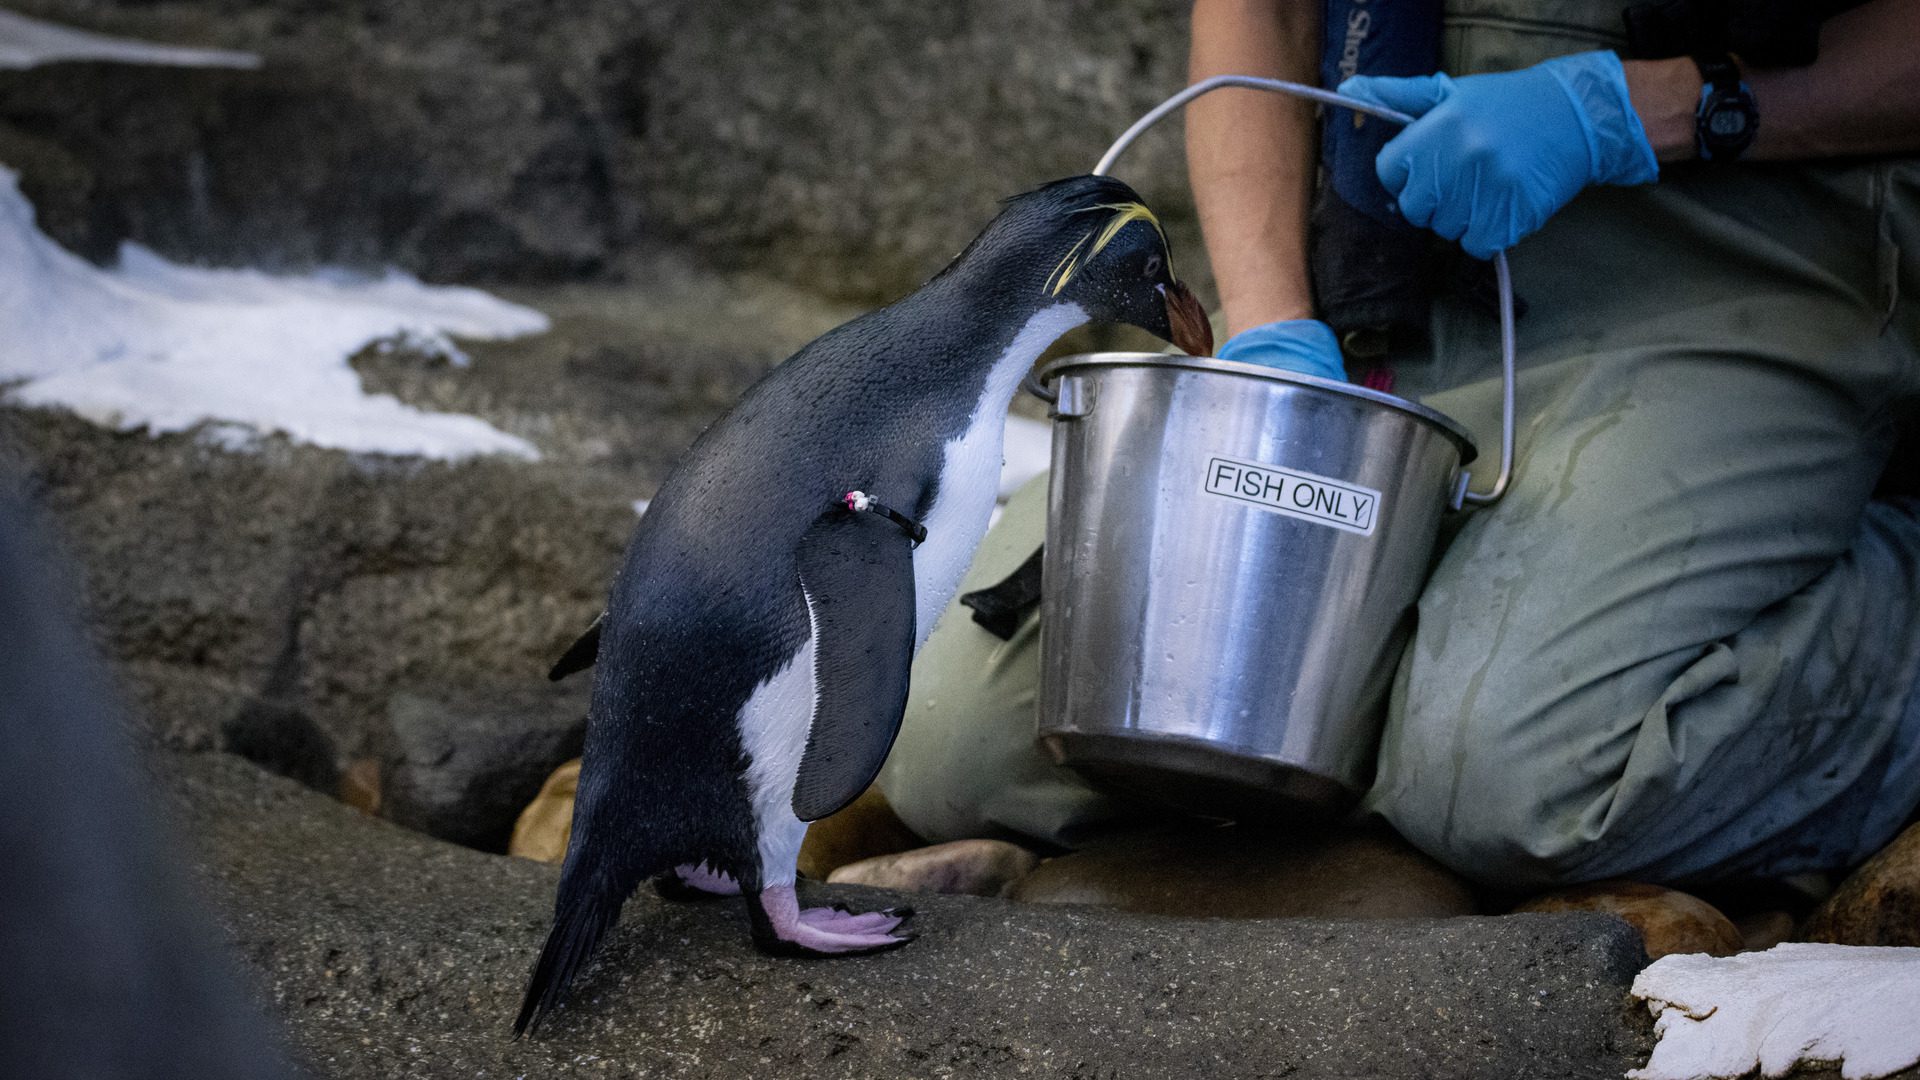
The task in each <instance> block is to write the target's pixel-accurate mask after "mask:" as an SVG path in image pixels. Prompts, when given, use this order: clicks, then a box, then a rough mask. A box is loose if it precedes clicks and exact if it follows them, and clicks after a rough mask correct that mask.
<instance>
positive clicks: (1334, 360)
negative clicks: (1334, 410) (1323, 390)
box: [1215, 319, 1347, 382]
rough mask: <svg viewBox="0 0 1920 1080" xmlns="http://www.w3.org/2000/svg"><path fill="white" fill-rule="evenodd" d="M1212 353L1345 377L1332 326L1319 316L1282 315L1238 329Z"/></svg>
mask: <svg viewBox="0 0 1920 1080" xmlns="http://www.w3.org/2000/svg"><path fill="white" fill-rule="evenodd" d="M1215 355H1216V356H1218V357H1219V358H1220V359H1222V360H1238V361H1240V362H1241V363H1243V364H1265V365H1266V366H1267V367H1270V368H1279V369H1280V370H1282V371H1297V372H1299V373H1300V374H1302V375H1318V376H1320V377H1321V378H1323V379H1338V380H1340V381H1341V382H1345V381H1346V379H1347V369H1346V366H1345V365H1343V364H1342V363H1341V362H1340V342H1339V340H1338V339H1337V338H1335V337H1334V336H1333V328H1332V327H1330V326H1328V325H1327V324H1326V323H1323V322H1321V321H1320V320H1319V319H1285V320H1282V321H1280V322H1270V323H1267V324H1266V325H1264V326H1256V327H1254V328H1253V329H1251V330H1242V331H1240V332H1239V333H1237V334H1235V335H1233V336H1232V337H1230V338H1228V339H1227V343H1226V344H1225V345H1222V346H1220V351H1219V352H1218V353H1216V354H1215Z"/></svg>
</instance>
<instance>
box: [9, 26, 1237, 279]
mask: <svg viewBox="0 0 1920 1080" xmlns="http://www.w3.org/2000/svg"><path fill="white" fill-rule="evenodd" d="M18 6H20V7H21V8H22V9H23V10H25V11H27V12H29V13H31V14H34V15H38V16H42V17H45V18H50V19H57V20H64V21H69V22H72V23H74V24H76V25H80V26H83V27H86V28H88V29H94V30H101V31H106V32H111V33H121V34H129V35H136V36H140V37H143V38H147V39H151V40H155V41H168V42H179V43H189V44H199V45H212V46H219V47H225V48H237V49H244V50H249V51H253V52H257V53H259V54H260V55H261V56H262V57H263V58H264V59H265V66H264V67H263V68H262V69H261V70H258V71H238V72H236V71H194V70H182V69H158V68H138V67H126V66H113V65H87V64H67V65H53V66H49V67H45V68H40V69H35V70H33V71H26V72H12V73H6V74H5V75H4V76H0V125H5V126H8V127H11V128H12V129H14V132H15V135H14V137H13V138H11V140H9V139H6V138H0V149H4V148H5V147H7V146H8V145H12V146H14V147H24V148H27V149H28V150H31V149H32V148H34V147H38V150H35V151H34V152H26V150H23V151H22V158H21V159H20V160H18V161H13V162H10V164H14V165H15V166H16V167H19V168H20V169H22V170H23V171H24V173H25V176H26V184H27V187H28V190H29V192H30V193H42V194H46V193H50V192H53V191H55V190H56V189H57V188H58V187H59V185H58V184H57V183H55V182H53V181H50V180H49V179H48V178H49V177H50V176H52V175H53V171H57V172H58V173H59V175H61V176H70V175H76V174H77V175H81V176H84V177H85V190H84V192H73V193H70V194H62V195H60V196H58V198H59V201H60V202H61V206H60V208H59V212H58V213H57V214H54V215H52V216H50V218H49V222H48V224H49V227H50V228H53V229H55V230H56V232H55V235H57V236H59V237H60V238H61V239H62V240H63V241H64V242H66V243H68V244H69V245H70V246H73V247H74V248H75V249H76V250H81V251H84V252H86V253H88V254H90V255H93V256H95V257H101V256H106V255H109V254H111V251H112V249H113V245H114V243H115V242H116V241H117V240H118V239H119V238H121V237H123V236H130V237H132V238H134V239H136V240H139V241H141V242H142V243H146V244H148V245H150V246H153V247H156V248H158V249H159V250H161V251H162V252H163V253H167V254H171V255H175V256H178V257H182V258H191V259H199V260H211V261H215V262H223V263H224V262H247V263H262V262H264V263H267V264H270V265H304V264H310V263H315V262H321V263H342V264H347V265H362V266H375V265H380V264H384V263H390V262H391V263H398V264H400V265H403V266H406V267H408V268H410V269H413V270H415V271H417V272H421V273H423V274H425V275H427V276H429V277H431V278H435V279H443V280H454V279H458V280H492V281H500V280H509V281H551V280H559V279H574V278H578V277H581V276H582V275H594V274H603V273H617V272H620V271H621V270H622V269H623V268H624V267H625V265H626V261H627V259H628V257H629V255H630V253H632V252H634V251H636V250H651V249H656V248H658V247H660V246H661V245H662V244H674V245H685V246H687V247H689V248H691V249H692V250H695V251H697V252H699V254H700V256H701V257H702V258H703V259H708V260H713V261H716V262H718V263H720V264H722V265H725V266H729V267H736V268H737V267H748V266H751V267H757V268H760V269H764V270H767V271H770V272H773V273H775V274H777V275H779V276H781V277H783V278H785V279H786V280H788V281H792V282H796V283H799V284H801V285H803V286H804V287H806V288H809V289H811V290H813V291H815V292H818V293H822V294H829V295H834V296H840V297H851V298H857V299H860V300H872V299H876V298H879V297H882V296H891V295H897V294H899V293H901V292H903V291H905V290H907V289H909V288H911V287H912V286H914V285H916V284H918V283H919V282H920V281H922V280H924V279H925V278H926V277H927V276H928V275H929V274H931V273H932V272H933V271H935V270H937V269H938V268H939V267H940V266H941V265H943V264H944V263H945V262H946V261H947V259H949V258H951V257H952V255H953V254H954V252H956V251H958V250H959V248H960V247H961V245H962V244H964V243H965V242H966V241H967V240H968V239H969V238H970V237H971V236H972V235H973V233H974V232H975V231H977V230H978V228H979V227H980V225H981V224H982V223H983V222H984V221H985V220H986V219H987V218H988V217H989V216H990V215H991V214H992V212H993V210H994V204H995V201H996V200H998V199H1001V198H1004V197H1006V196H1008V195H1010V194H1013V193H1015V192H1017V191H1019V190H1022V189H1023V188H1026V187H1030V186H1032V185H1034V184H1036V183H1038V182H1040V181H1044V180H1048V179H1053V178H1056V177H1060V176H1065V175H1071V174H1075V173H1081V172H1085V171H1086V170H1087V169H1088V168H1090V167H1091V166H1092V164H1093V162H1094V161H1095V160H1096V159H1097V158H1098V157H1099V155H1100V153H1101V151H1102V150H1104V149H1105V147H1106V144H1107V143H1108V141H1109V140H1111V139H1112V138H1113V137H1114V136H1115V135H1117V134H1118V133H1119V132H1120V131H1121V130H1122V129H1123V128H1125V127H1126V125H1127V124H1128V123H1130V122H1131V121H1132V120H1133V119H1134V118H1135V117H1136V116H1138V115H1139V114H1140V113H1141V112H1143V111H1145V110H1146V109H1147V108H1149V107H1150V106H1151V105H1153V104H1154V103H1156V102H1157V101H1158V100H1160V99H1161V98H1163V97H1165V96H1166V95H1167V94H1169V93H1171V92H1173V91H1174V90H1176V89H1178V88H1179V87H1180V86H1181V85H1183V83H1184V82H1185V75H1184V68H1185V58H1186V19H1185V10H1186V5H1184V4H1180V3H1176V2H1174V0H1121V2H1118V3H1110V4H1104V5H1088V4H1085V3H1083V2H1078V0H1047V2H1043V3H1026V4H1007V3H1001V2H998V0H959V2H955V3H944V4H926V3H921V2H918V0H877V2H873V0H869V2H860V3H853V2H846V0H841V2H837V3H830V4H810V5H793V4H787V3H782V2H780V0H747V2H744V3H730V4H712V3H708V2H706V0H665V2H656V3H644V4H642V3H637V2H634V0H620V2H613V3H602V4H574V5H527V4H522V3H516V2H514V0H475V2H472V3H467V4H463V5H462V6H461V13H460V17H459V18H457V19H449V18H447V17H446V15H445V11H444V10H443V9H442V8H441V7H440V6H438V5H434V4H430V3H421V2H419V0H378V2H374V3H367V4H354V5H313V4H299V3H293V2H290V0H276V2H273V3H266V4H240V3H235V2H234V0H179V2H175V3H169V4H165V5H153V4H148V3H137V2H124V3H100V2H97V0H25V2H23V3H21V4H19V5H18ZM1180 155H1181V148H1180V138H1179V134H1178V126H1177V123H1175V124H1169V125H1168V126H1167V127H1166V128H1165V129H1164V130H1157V131H1156V132H1155V133H1154V135H1153V137H1152V138H1150V139H1148V140H1146V141H1144V142H1143V143H1142V144H1141V145H1140V146H1139V147H1138V148H1137V149H1136V150H1135V151H1133V154H1132V156H1130V157H1129V158H1128V160H1127V161H1126V162H1125V163H1124V167H1123V168H1122V169H1121V175H1122V176H1124V177H1125V178H1128V179H1130V180H1133V181H1134V182H1136V184H1137V186H1139V187H1140V188H1141V189H1142V191H1143V193H1144V194H1145V195H1146V196H1147V198H1148V201H1149V202H1150V203H1152V204H1153V205H1154V206H1155V207H1156V208H1158V209H1159V210H1161V211H1162V214H1163V216H1164V217H1165V218H1166V219H1167V220H1168V221H1169V222H1170V224H1172V225H1173V227H1174V229H1175V232H1176V247H1177V249H1178V250H1179V251H1180V252H1184V253H1188V254H1186V255H1185V257H1184V263H1183V265H1182V270H1183V272H1186V273H1188V274H1190V275H1191V274H1193V273H1194V272H1195V271H1196V270H1197V269H1200V267H1199V264H1200V263H1201V261H1202V260H1201V258H1200V252H1199V248H1198V243H1197V233H1196V231H1195V230H1194V229H1193V227H1192V216H1191V213H1190V211H1189V209H1188V205H1189V200H1188V198H1187V195H1186V191H1185V185H1186V173H1185V168H1184V166H1183V164H1182V161H1181V156H1180ZM76 203H77V205H75V204H76ZM1201 276H1203V277H1204V271H1203V270H1202V272H1201Z"/></svg>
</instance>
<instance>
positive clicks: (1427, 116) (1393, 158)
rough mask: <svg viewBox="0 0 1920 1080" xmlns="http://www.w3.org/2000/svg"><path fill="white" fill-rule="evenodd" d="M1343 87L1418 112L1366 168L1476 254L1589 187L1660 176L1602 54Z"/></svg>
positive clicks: (1357, 80)
mask: <svg viewBox="0 0 1920 1080" xmlns="http://www.w3.org/2000/svg"><path fill="white" fill-rule="evenodd" d="M1340 93H1342V94H1349V95H1351V96H1353V97H1357V98H1361V99H1363V100H1366V101H1371V102H1373V103H1374V104H1377V105H1384V106H1386V107H1387V108H1389V109H1398V110H1400V111H1401V112H1404V113H1408V114H1411V115H1412V116H1414V117H1416V119H1415V120H1414V122H1413V123H1411V124H1409V125H1407V128H1406V130H1405V131H1402V132H1401V133H1400V134H1398V135H1396V136H1394V137H1393V139H1392V141H1390V142H1388V143H1387V146H1386V149H1384V150H1382V151H1381V152H1380V156H1379V158H1377V159H1376V160H1375V162H1374V171H1376V172H1378V173H1379V174H1380V182H1381V183H1382V184H1384V185H1386V188H1387V191H1388V192H1389V193H1391V194H1392V195H1393V196H1394V197H1395V198H1397V199H1398V200H1399V201H1400V212H1401V213H1402V214H1404V215H1406V218H1407V220H1408V221H1411V222H1413V223H1414V224H1415V225H1421V226H1425V227H1427V228H1430V229H1432V230H1433V231H1434V232H1437V233H1439V234H1440V235H1441V236H1444V237H1446V238H1447V239H1449V240H1458V241H1460V246H1461V247H1463V248H1466V249H1467V254H1469V255H1472V256H1474V257H1475V258H1479V259H1486V258H1491V257H1492V256H1493V253H1494V252H1496V251H1502V250H1504V249H1506V248H1509V247H1512V246H1513V245H1514V243H1515V241H1518V240H1519V239H1520V238H1521V237H1523V236H1526V235H1527V234H1529V233H1531V232H1533V231H1534V230H1535V229H1538V228H1539V227H1540V226H1541V225H1543V224H1545V223H1546V220H1547V219H1548V218H1549V217H1552V216H1553V214H1554V213H1555V211H1558V210H1559V209H1560V208H1561V207H1563V206H1565V205H1566V204H1567V203H1568V202H1569V201H1571V200H1572V199H1573V197H1574V196H1575V195H1578V194H1579V193H1580V190H1581V189H1582V188H1584V187H1586V186H1587V185H1589V184H1645V183H1650V182H1652V181H1653V179H1654V178H1655V177H1656V176H1658V175H1659V173H1660V166H1659V165H1658V163H1657V162H1656V161H1655V159H1654V156H1653V146H1652V145H1651V144H1650V143H1648V142H1647V133H1646V130H1645V129H1644V128H1642V127H1641V126H1640V117H1639V116H1638V115H1636V114H1635V113H1634V111H1633V106H1632V104H1631V103H1630V102H1629V101H1628V98H1627V77H1626V73H1625V72H1624V71H1623V70H1622V69H1621V67H1620V58H1619V57H1617V56H1615V55H1613V54H1612V53H1610V52H1605V51H1601V52H1588V53H1576V54H1574V55H1572V56H1561V57H1556V58H1555V59H1552V60H1548V61H1546V62H1545V63H1541V64H1535V65H1534V66H1533V67H1530V68H1522V69H1521V70H1519V71H1508V72H1503V73H1500V74H1497V75H1467V76H1463V77H1461V78H1458V79H1451V78H1448V77H1447V76H1445V75H1420V76H1416V77H1413V78H1404V79H1396V78H1386V77H1384V76H1369V75H1356V76H1354V77H1353V78H1351V79H1348V80H1346V81H1345V82H1343V83H1341V84H1340Z"/></svg>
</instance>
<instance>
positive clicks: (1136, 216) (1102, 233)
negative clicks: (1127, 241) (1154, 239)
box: [1047, 202, 1173, 296]
mask: <svg viewBox="0 0 1920 1080" xmlns="http://www.w3.org/2000/svg"><path fill="white" fill-rule="evenodd" d="M1095 210H1105V211H1107V212H1109V213H1110V214H1112V215H1113V216H1111V217H1109V218H1108V219H1107V221H1106V224H1105V225H1103V226H1097V227H1095V228H1093V229H1089V230H1087V235H1085V236H1083V237H1081V238H1080V240H1079V242H1077V243H1075V244H1074V245H1073V247H1071V248H1069V249H1067V253H1066V254H1065V255H1064V256H1062V257H1061V259H1060V262H1059V264H1058V265H1056V266H1055V267H1054V268H1053V273H1051V274H1049V275H1047V292H1048V293H1049V294H1050V295H1052V296H1058V295H1060V290H1061V289H1064V288H1066V287H1067V282H1069V281H1071V280H1073V275H1074V273H1075V271H1077V270H1079V269H1080V267H1081V266H1083V265H1084V264H1085V263H1086V262H1091V261H1093V257H1094V256H1096V255H1098V254H1100V251H1101V249H1102V248H1104V247H1106V246H1107V245H1108V244H1110V243H1112V242H1113V238H1114V237H1116V236H1118V235H1120V230H1121V229H1124V228H1126V227H1127V226H1128V225H1129V224H1130V223H1132V222H1135V221H1144V222H1146V223H1147V224H1149V225H1151V226H1153V231H1154V232H1157V233H1159V234H1160V243H1161V245H1162V246H1165V244H1166V242H1167V233H1166V230H1164V229H1162V228H1161V227H1160V219H1159V218H1157V217H1154V216H1153V211H1151V210H1149V209H1147V208H1146V206H1145V205H1144V204H1142V203H1137V202H1128V203H1099V204H1097V205H1094V206H1089V207H1085V208H1084V209H1081V210H1076V211H1074V213H1077V214H1088V213H1092V212H1093V211H1095ZM1089 240H1091V241H1093V246H1092V247H1087V241H1089ZM1083 247H1087V252H1086V258H1085V260H1082V259H1081V258H1080V249H1081V248H1083ZM1167 258H1168V263H1167V269H1168V271H1169V272H1171V271H1172V269H1173V263H1172V258H1173V255H1172V253H1171V251H1169V253H1168V255H1167Z"/></svg>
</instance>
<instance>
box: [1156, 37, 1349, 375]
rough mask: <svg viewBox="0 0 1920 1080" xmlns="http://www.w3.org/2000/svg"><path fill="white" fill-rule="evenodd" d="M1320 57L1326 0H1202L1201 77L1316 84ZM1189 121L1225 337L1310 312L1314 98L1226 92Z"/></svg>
mask: <svg viewBox="0 0 1920 1080" xmlns="http://www.w3.org/2000/svg"><path fill="white" fill-rule="evenodd" d="M1319 54H1320V0H1195V3H1194V5H1193V46H1192V52H1191V53H1190V54H1189V59H1188V65H1187V74H1188V78H1189V79H1190V80H1191V81H1195V82H1197V81H1199V80H1201V79H1204V78H1207V77H1209V76H1213V75H1263V76H1267V77H1271V78H1281V79H1291V80H1293V81H1295V82H1305V83H1309V84H1314V83H1317V82H1318V81H1319V71H1318V69H1319ZM1186 119H1187V171H1188V174H1189V177H1190V182H1191V184H1192V187H1193V197H1194V202H1195V204H1196V205H1197V207H1198V209H1199V211H1200V227H1201V230H1202V232H1203V233H1204V234H1205V237H1206V243H1207V254H1208V256H1209V257H1210V258H1211V259H1212V261H1213V274H1214V281H1215V283H1216V287H1217V288H1218V289H1219V292H1220V303H1221V306H1222V308H1223V309H1224V310H1225V315H1226V322H1227V333H1228V334H1229V335H1234V334H1239V333H1240V332H1241V331H1243V330H1247V329H1249V328H1252V327H1256V326H1261V325H1263V324H1267V323H1272V322H1276V321H1279V320H1285V319H1305V318H1310V317H1311V316H1312V315H1313V293H1312V289H1311V287H1310V285H1309V283H1308V276H1307V275H1308V271H1307V211H1308V206H1309V204H1310V201H1311V198H1312V191H1313V174H1314V163H1315V161H1316V159H1317V156H1318V155H1317V151H1316V147H1317V145H1318V143H1317V133H1316V130H1315V126H1314V107H1313V105H1312V103H1311V102H1305V101H1299V100H1296V99H1293V98H1286V97H1280V96H1279V95H1276V94H1268V93H1263V92H1260V91H1257V90H1220V91H1216V92H1214V93H1211V94H1207V95H1205V96H1203V97H1201V98H1199V99H1198V100H1196V101H1195V102H1193V104H1192V105H1190V106H1188V107H1187V111H1186ZM1330 337H1331V335H1329V338H1330Z"/></svg>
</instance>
